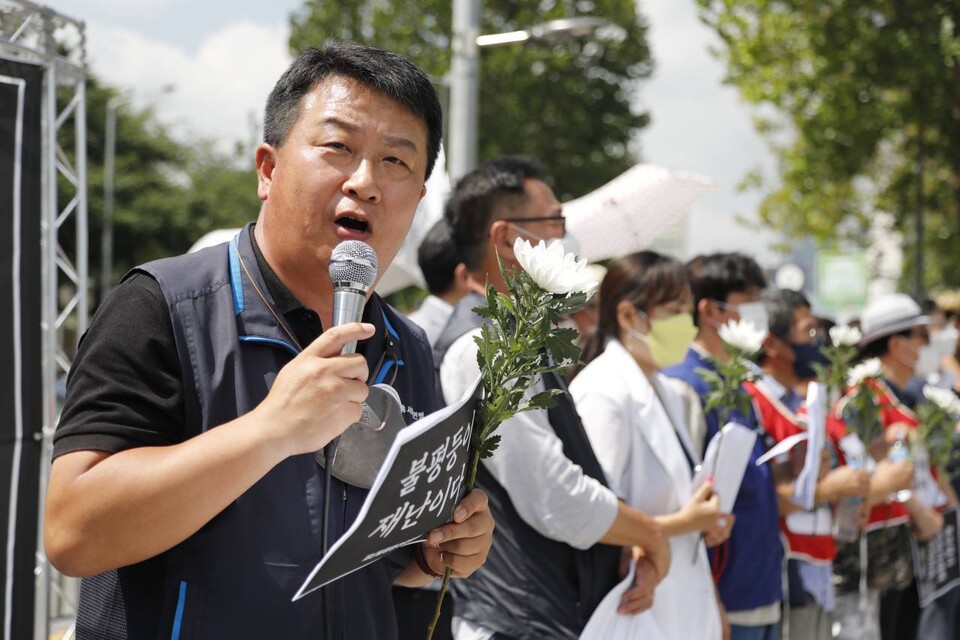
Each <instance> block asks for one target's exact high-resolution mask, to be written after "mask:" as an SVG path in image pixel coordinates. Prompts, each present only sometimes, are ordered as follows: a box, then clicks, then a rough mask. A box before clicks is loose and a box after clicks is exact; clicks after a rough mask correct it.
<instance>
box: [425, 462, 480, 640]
mask: <svg viewBox="0 0 960 640" xmlns="http://www.w3.org/2000/svg"><path fill="white" fill-rule="evenodd" d="M478 466H480V448H479V447H477V450H476V451H474V452H473V456H472V457H471V459H470V469H469V471H468V472H467V490H466V493H470V492H471V491H473V485H474V483H475V482H476V480H477V467H478ZM451 573H453V570H452V569H451V568H450V567H447V568H446V570H445V571H444V572H443V582H442V583H440V593H438V594H437V604H436V606H435V607H434V608H433V618H432V619H431V620H430V626H428V627H427V640H432V638H433V631H434V629H436V628H437V623H438V622H440V610H441V609H442V608H443V598H444V596H445V595H447V585H448V584H450V574H451Z"/></svg>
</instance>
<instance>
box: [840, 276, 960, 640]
mask: <svg viewBox="0 0 960 640" xmlns="http://www.w3.org/2000/svg"><path fill="white" fill-rule="evenodd" d="M860 322H861V330H862V333H863V338H862V339H861V341H860V349H861V353H860V359H861V360H862V361H866V360H868V359H871V358H877V359H878V360H879V364H880V369H881V371H882V377H881V378H880V379H877V380H875V381H873V382H870V385H871V387H872V391H873V397H874V404H875V405H876V406H877V408H878V409H879V422H880V425H879V426H880V427H881V428H882V430H883V431H882V434H883V435H882V436H880V437H878V438H877V439H876V440H875V441H874V442H868V443H865V444H866V445H867V446H868V447H869V451H870V454H871V456H872V458H873V459H874V460H877V461H878V462H877V466H876V469H875V471H874V474H873V477H872V478H871V482H870V493H869V496H868V501H869V503H870V505H872V507H873V508H872V509H871V511H870V517H869V521H868V523H867V525H866V528H865V531H867V532H870V531H874V530H877V529H881V528H884V529H889V528H890V527H896V526H902V527H909V528H910V533H911V534H912V535H913V536H914V537H915V538H916V539H918V540H926V539H929V538H932V537H933V536H935V535H936V534H937V532H939V530H940V528H941V527H942V526H943V517H942V516H941V514H940V510H941V509H943V508H946V507H950V506H955V504H956V499H955V497H954V496H953V492H952V490H951V489H950V488H949V485H947V484H946V483H942V482H940V481H939V479H937V478H936V477H929V474H926V476H925V477H921V478H918V482H919V481H924V484H925V485H927V486H932V489H933V490H932V491H920V490H919V489H920V486H917V487H914V486H913V480H914V478H915V474H916V470H915V469H914V465H913V463H912V461H911V460H901V461H896V460H892V459H891V458H890V457H889V456H888V453H889V451H890V450H891V447H892V445H894V444H896V443H897V442H898V441H906V440H908V438H909V434H910V433H911V432H912V431H914V430H915V429H916V428H917V426H918V425H919V424H920V420H919V417H918V416H917V414H916V413H915V412H914V411H913V408H914V406H915V405H916V403H917V402H918V400H919V398H917V397H915V396H914V395H913V394H911V393H910V392H909V391H908V384H909V383H910V381H911V379H912V378H913V377H914V374H915V369H916V366H917V363H918V362H919V360H920V355H921V353H922V352H923V350H924V349H926V348H928V346H929V341H930V340H929V334H928V331H927V325H929V322H930V320H929V318H928V317H927V316H925V315H923V314H922V311H921V309H920V306H919V305H918V304H917V303H916V302H915V301H914V300H913V299H911V298H910V297H909V296H907V295H905V294H899V293H898V294H891V295H888V296H885V297H883V298H879V299H877V300H875V301H874V302H872V303H871V304H870V305H868V306H867V308H866V309H865V310H864V312H863V315H862V316H861V319H860ZM855 393H856V390H855V389H851V390H850V391H849V392H848V393H847V395H846V397H845V398H843V399H842V400H841V402H840V404H839V406H838V412H839V413H840V414H841V415H843V416H844V417H848V418H849V419H851V420H852V419H857V416H856V415H855V414H856V412H855V411H854V410H853V407H852V406H851V403H850V399H851V398H852V397H853V395H854V394H855ZM934 475H935V474H934ZM904 479H905V480H906V481H905V482H904ZM907 488H914V489H915V490H914V491H913V492H912V494H910V496H909V498H907V497H906V496H904V494H901V497H902V498H904V499H903V500H897V499H896V498H892V497H891V496H894V495H895V494H896V493H897V491H899V490H902V489H907ZM904 547H905V548H903V549H897V550H896V552H897V555H891V554H890V553H887V556H886V557H885V558H884V564H886V565H887V566H889V565H891V564H893V563H895V562H897V557H898V556H899V557H900V558H901V559H902V563H903V564H904V566H905V567H906V569H907V570H908V571H909V572H910V574H911V575H912V557H911V549H910V545H904ZM958 591H960V590H957V589H954V590H953V591H952V592H951V593H950V594H948V595H949V597H941V598H940V599H939V600H938V601H937V602H936V603H935V604H937V606H936V607H934V606H932V605H931V606H930V607H927V608H926V609H925V610H924V612H923V617H924V618H926V617H929V616H930V615H934V616H936V615H939V614H944V615H943V616H941V617H944V616H949V617H951V618H955V617H956V609H957V606H956V605H957V604H960V592H958ZM879 599H880V606H879V608H880V615H879V622H880V635H881V637H882V638H883V639H884V640H887V639H893V638H896V639H897V640H912V639H913V638H928V637H929V638H933V637H941V636H940V635H930V634H929V633H924V632H922V631H920V632H918V625H919V628H920V629H921V630H922V629H923V628H924V626H925V625H927V624H930V625H933V626H935V627H936V628H943V627H942V625H941V623H942V622H944V621H943V620H936V621H933V620H931V621H929V622H921V611H920V607H919V602H918V599H917V590H916V583H915V582H911V583H910V584H908V585H905V586H904V587H903V588H890V589H887V590H885V591H883V592H881V593H880V594H879ZM947 603H949V604H947ZM930 628H933V627H930ZM943 637H953V634H952V633H951V634H950V635H949V636H943Z"/></svg>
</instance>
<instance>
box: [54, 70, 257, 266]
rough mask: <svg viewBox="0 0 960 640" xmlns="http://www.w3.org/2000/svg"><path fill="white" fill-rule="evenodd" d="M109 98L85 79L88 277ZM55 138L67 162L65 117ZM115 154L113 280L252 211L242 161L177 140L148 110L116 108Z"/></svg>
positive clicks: (247, 168) (69, 135)
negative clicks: (58, 138)
mask: <svg viewBox="0 0 960 640" xmlns="http://www.w3.org/2000/svg"><path fill="white" fill-rule="evenodd" d="M115 95H117V91H116V90H115V89H112V88H109V87H106V86H104V85H102V84H101V83H100V82H99V81H98V80H97V79H96V78H95V77H90V78H88V80H87V88H86V97H87V101H86V106H87V199H88V200H87V208H88V211H89V260H90V275H91V277H92V278H95V279H99V277H100V271H99V265H100V256H101V250H100V233H101V230H102V228H103V224H102V222H103V202H104V191H103V184H104V156H105V149H106V145H105V132H106V125H105V120H106V109H107V102H108V101H109V100H110V98H112V97H113V96H115ZM61 136H62V137H61V145H62V147H63V148H64V150H65V152H66V153H67V155H68V156H69V157H70V159H71V162H75V160H74V158H73V148H72V141H73V136H74V133H73V129H72V120H71V121H68V124H67V125H66V126H65V127H64V128H63V129H62V130H61ZM115 158H116V162H115V172H114V272H113V274H112V276H111V278H112V281H113V282H116V281H117V280H118V279H119V278H120V277H121V276H122V275H123V274H124V273H126V272H127V271H128V270H129V269H130V268H132V267H134V266H136V265H138V264H141V263H143V262H146V261H148V260H153V259H156V258H161V257H165V256H170V255H177V254H180V253H183V252H185V251H186V250H187V249H189V248H190V246H191V245H192V244H193V243H194V242H195V241H196V240H197V239H198V238H200V236H202V235H203V234H204V233H206V232H208V231H212V230H213V229H217V228H222V227H237V226H240V225H242V224H243V223H245V222H246V221H248V220H251V219H254V218H255V217H256V215H257V212H258V210H259V200H258V198H257V193H256V174H255V173H254V171H253V168H252V164H251V162H250V161H247V162H246V163H245V164H244V165H238V163H237V161H236V159H235V158H234V157H228V156H226V155H224V154H223V153H219V152H216V151H214V150H213V148H212V146H211V145H210V143H208V142H203V141H200V142H196V143H194V144H191V145H185V144H182V143H179V142H177V141H176V140H174V139H173V138H172V137H171V136H170V135H169V133H168V132H167V130H166V129H165V128H164V127H163V126H162V125H160V124H159V123H158V122H157V121H156V119H155V117H154V115H153V113H152V112H151V111H149V110H142V111H138V110H136V109H135V108H133V107H131V106H121V107H120V108H119V109H118V111H117V136H116V156H115ZM70 192H71V190H70V189H68V188H66V187H65V188H64V189H63V190H62V193H70ZM67 199H68V198H64V197H61V198H60V201H61V202H66V201H67ZM73 224H74V220H73V219H70V220H69V225H70V227H67V228H66V229H65V230H64V232H63V233H62V236H61V237H62V238H63V240H64V241H65V243H68V244H69V243H70V242H72V238H73V237H74V233H73V230H72V228H71V227H72V225H73Z"/></svg>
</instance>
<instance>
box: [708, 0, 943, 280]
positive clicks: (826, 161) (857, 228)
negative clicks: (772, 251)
mask: <svg viewBox="0 0 960 640" xmlns="http://www.w3.org/2000/svg"><path fill="white" fill-rule="evenodd" d="M697 2H698V4H699V6H700V10H701V17H702V18H703V20H704V21H705V22H706V23H707V24H708V25H710V26H711V27H713V28H714V29H715V30H716V31H717V33H718V34H719V36H720V38H721V40H722V42H723V46H722V47H721V49H720V51H718V54H719V55H720V56H721V57H722V58H723V59H724V60H725V62H726V64H727V68H728V81H729V82H731V83H733V84H734V85H736V86H737V87H738V89H739V90H740V93H741V95H742V96H743V98H744V99H745V100H746V101H747V102H749V103H751V104H754V105H758V106H759V107H760V109H759V113H761V114H762V115H761V116H758V117H757V118H756V122H757V128H758V130H759V131H760V132H761V133H763V134H764V135H766V136H767V138H768V140H769V141H770V143H771V148H772V150H773V151H774V154H775V156H776V159H777V161H778V166H779V175H778V176H776V178H775V179H774V180H773V181H771V180H769V177H766V178H765V177H763V176H760V175H758V174H754V175H751V176H749V177H748V179H747V180H746V182H745V184H746V185H749V186H752V187H755V188H759V189H762V190H764V191H765V192H766V196H765V199H764V200H763V202H762V205H761V211H760V214H761V217H762V219H763V220H764V221H765V222H766V223H768V224H769V225H771V226H773V227H775V228H777V229H780V230H783V231H785V232H787V233H789V234H792V235H794V236H801V235H805V234H812V235H813V236H814V237H816V238H817V239H819V240H822V241H828V240H835V239H837V238H838V237H846V238H854V239H856V238H861V239H862V238H864V237H865V234H864V233H863V231H864V230H865V228H866V227H867V225H868V224H869V220H870V218H871V216H872V215H873V214H874V213H875V212H878V211H887V212H890V213H892V214H893V215H894V216H895V217H896V219H897V221H898V223H899V226H900V227H901V229H903V230H904V231H905V232H906V233H905V236H906V237H907V238H908V239H909V240H910V242H911V243H912V242H915V236H912V235H911V230H912V228H913V226H912V224H910V223H911V222H912V220H913V216H914V215H915V212H916V211H917V209H918V208H919V207H922V208H923V210H924V211H925V213H926V216H925V217H926V231H925V234H924V237H923V238H922V241H923V243H924V248H925V254H926V256H928V257H929V259H928V266H929V268H928V269H926V271H925V274H924V275H925V286H926V287H930V286H936V285H938V284H953V285H956V284H960V252H957V250H956V238H957V232H958V231H960V39H958V37H957V31H956V28H957V25H960V4H958V3H957V2H956V1H955V0H900V1H898V2H892V1H890V0H829V1H825V2H807V1H804V0H697ZM918 168H919V169H921V170H920V171H918ZM918 174H922V175H923V181H922V189H920V188H918V183H919V182H920V181H919V180H918V179H917V176H918ZM921 193H922V195H921ZM907 262H908V264H907V265H906V266H907V269H906V270H905V276H908V275H909V274H910V271H911V269H912V256H911V257H910V258H908V261H907Z"/></svg>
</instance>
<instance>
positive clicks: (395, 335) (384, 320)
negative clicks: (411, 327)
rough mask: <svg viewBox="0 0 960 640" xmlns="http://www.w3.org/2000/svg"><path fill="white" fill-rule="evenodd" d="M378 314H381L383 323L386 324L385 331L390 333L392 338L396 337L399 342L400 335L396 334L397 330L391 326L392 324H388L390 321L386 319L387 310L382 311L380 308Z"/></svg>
mask: <svg viewBox="0 0 960 640" xmlns="http://www.w3.org/2000/svg"><path fill="white" fill-rule="evenodd" d="M380 315H382V316H383V324H384V325H386V327H387V333H389V334H390V335H392V336H393V337H394V338H396V339H397V342H400V336H399V335H397V330H396V329H394V328H393V325H392V324H390V321H389V320H388V319H387V312H386V311H384V310H383V309H381V310H380Z"/></svg>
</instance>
